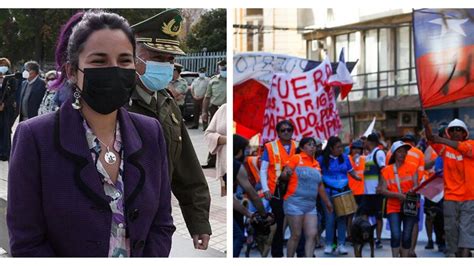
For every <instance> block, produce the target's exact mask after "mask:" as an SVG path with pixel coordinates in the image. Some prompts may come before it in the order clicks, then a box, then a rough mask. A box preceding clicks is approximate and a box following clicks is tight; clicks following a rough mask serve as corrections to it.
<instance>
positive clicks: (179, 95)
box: [168, 63, 188, 114]
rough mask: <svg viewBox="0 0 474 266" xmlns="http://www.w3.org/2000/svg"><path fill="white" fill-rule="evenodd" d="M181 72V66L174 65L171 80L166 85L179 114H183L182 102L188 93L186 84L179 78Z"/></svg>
mask: <svg viewBox="0 0 474 266" xmlns="http://www.w3.org/2000/svg"><path fill="white" fill-rule="evenodd" d="M182 70H183V66H182V65H181V64H179V63H174V71H173V79H172V80H171V82H170V84H168V90H169V91H170V92H171V94H172V95H173V97H174V99H175V101H176V103H177V104H178V106H179V109H180V110H181V114H183V113H184V100H185V98H186V92H187V91H188V82H187V81H186V80H185V79H183V78H182V77H181V76H180V74H181V71H182Z"/></svg>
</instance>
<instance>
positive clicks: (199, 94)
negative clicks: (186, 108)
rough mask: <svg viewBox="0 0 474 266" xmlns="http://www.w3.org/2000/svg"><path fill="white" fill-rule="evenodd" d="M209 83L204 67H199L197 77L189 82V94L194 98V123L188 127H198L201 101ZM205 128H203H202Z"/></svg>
mask: <svg viewBox="0 0 474 266" xmlns="http://www.w3.org/2000/svg"><path fill="white" fill-rule="evenodd" d="M208 85H209V78H208V77H206V67H201V68H199V77H198V78H196V79H194V80H193V83H192V84H191V94H192V95H193V100H194V121H193V122H194V124H193V125H192V126H191V127H190V129H198V128H199V118H200V117H201V113H202V102H203V100H204V95H205V94H206V89H207V86H208ZM203 130H205V129H203Z"/></svg>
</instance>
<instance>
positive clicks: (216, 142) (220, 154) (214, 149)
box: [204, 104, 227, 196]
mask: <svg viewBox="0 0 474 266" xmlns="http://www.w3.org/2000/svg"><path fill="white" fill-rule="evenodd" d="M226 114H227V104H223V105H222V106H221V107H220V108H219V110H217V112H216V114H215V115H214V117H212V120H211V122H210V123H209V126H208V127H207V129H206V132H205V133H204V139H205V140H206V142H207V145H208V148H209V151H210V153H211V154H213V155H216V156H217V157H216V166H217V167H216V177H217V178H218V179H219V180H220V181H221V196H225V195H226V185H225V175H226V173H227V159H226V158H227V156H226V152H227V135H226V132H227V123H226V121H227V115H226Z"/></svg>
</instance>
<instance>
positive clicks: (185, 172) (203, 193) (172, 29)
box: [126, 9, 211, 249]
mask: <svg viewBox="0 0 474 266" xmlns="http://www.w3.org/2000/svg"><path fill="white" fill-rule="evenodd" d="M183 22H184V20H183V18H182V16H181V14H180V12H179V11H178V10H177V9H168V10H165V11H163V12H161V13H159V14H157V15H155V16H153V17H151V18H148V19H146V20H144V21H142V22H139V23H137V24H135V25H133V26H132V29H133V31H134V34H135V37H136V60H135V61H136V80H137V82H136V86H135V89H134V91H133V92H132V96H131V99H130V102H129V104H127V106H126V107H127V109H128V110H129V111H130V112H135V113H139V114H143V115H146V116H149V117H154V118H156V119H158V121H159V122H160V123H161V126H162V127H163V131H164V135H165V141H166V144H167V150H168V166H169V167H168V170H169V173H170V177H171V179H172V180H171V187H172V190H173V194H174V195H175V196H176V198H177V199H178V201H179V205H180V206H181V211H182V213H183V216H184V220H185V222H186V226H187V227H188V230H189V233H190V235H191V236H192V238H193V244H194V247H195V248H196V249H207V246H208V243H209V239H210V235H211V226H210V223H209V208H210V194H209V188H208V185H207V181H206V178H205V176H204V174H203V171H202V168H201V165H200V163H199V160H198V158H197V156H196V152H195V151H194V148H193V145H192V142H191V139H190V137H189V135H188V132H187V129H186V127H185V125H184V123H183V119H182V115H181V112H180V109H179V107H178V105H177V103H176V101H175V99H174V98H173V96H172V95H171V94H170V93H169V92H168V91H167V90H166V87H167V86H168V84H169V83H170V81H171V80H172V78H173V70H174V63H175V56H177V55H184V54H185V53H184V52H183V50H181V48H180V47H179V40H178V35H179V33H180V32H181V30H182V28H183Z"/></svg>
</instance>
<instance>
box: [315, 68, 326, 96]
mask: <svg viewBox="0 0 474 266" xmlns="http://www.w3.org/2000/svg"><path fill="white" fill-rule="evenodd" d="M322 78H323V72H322V71H321V70H319V69H318V70H316V71H314V73H313V82H314V88H315V90H316V91H318V89H319V86H318V84H321V86H324V83H323V81H322Z"/></svg>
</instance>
